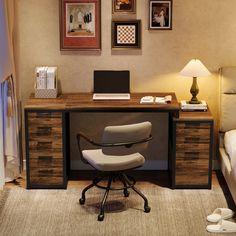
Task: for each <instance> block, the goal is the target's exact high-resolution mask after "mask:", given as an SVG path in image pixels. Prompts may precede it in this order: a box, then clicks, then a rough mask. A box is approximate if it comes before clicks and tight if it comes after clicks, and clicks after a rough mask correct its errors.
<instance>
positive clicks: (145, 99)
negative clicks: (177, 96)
mask: <svg viewBox="0 0 236 236" xmlns="http://www.w3.org/2000/svg"><path fill="white" fill-rule="evenodd" d="M171 100H172V96H171V95H167V96H165V97H153V96H144V97H142V98H141V100H140V103H141V104H154V103H156V104H166V103H168V102H171Z"/></svg>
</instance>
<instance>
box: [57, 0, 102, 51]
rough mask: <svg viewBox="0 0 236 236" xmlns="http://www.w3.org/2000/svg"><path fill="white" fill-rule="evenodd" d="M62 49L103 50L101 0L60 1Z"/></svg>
mask: <svg viewBox="0 0 236 236" xmlns="http://www.w3.org/2000/svg"><path fill="white" fill-rule="evenodd" d="M60 49H61V50H100V49H101V0H60Z"/></svg>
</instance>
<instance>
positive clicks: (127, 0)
mask: <svg viewBox="0 0 236 236" xmlns="http://www.w3.org/2000/svg"><path fill="white" fill-rule="evenodd" d="M135 12H136V1H135V0H112V13H113V14H135Z"/></svg>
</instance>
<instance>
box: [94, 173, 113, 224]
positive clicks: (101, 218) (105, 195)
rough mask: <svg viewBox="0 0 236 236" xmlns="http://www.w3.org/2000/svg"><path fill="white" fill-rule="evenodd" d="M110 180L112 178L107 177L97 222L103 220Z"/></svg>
mask: <svg viewBox="0 0 236 236" xmlns="http://www.w3.org/2000/svg"><path fill="white" fill-rule="evenodd" d="M112 179H113V177H112V176H109V180H108V184H107V187H106V191H105V194H104V197H103V200H102V203H101V207H100V213H99V215H98V221H103V219H104V207H105V203H106V200H107V197H108V193H109V190H110V187H111V182H112Z"/></svg>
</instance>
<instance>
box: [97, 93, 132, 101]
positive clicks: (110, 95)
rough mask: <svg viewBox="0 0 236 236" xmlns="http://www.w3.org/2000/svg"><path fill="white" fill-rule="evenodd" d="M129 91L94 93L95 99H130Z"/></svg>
mask: <svg viewBox="0 0 236 236" xmlns="http://www.w3.org/2000/svg"><path fill="white" fill-rule="evenodd" d="M129 99H130V94H129V93H94V94H93V100H129Z"/></svg>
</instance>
